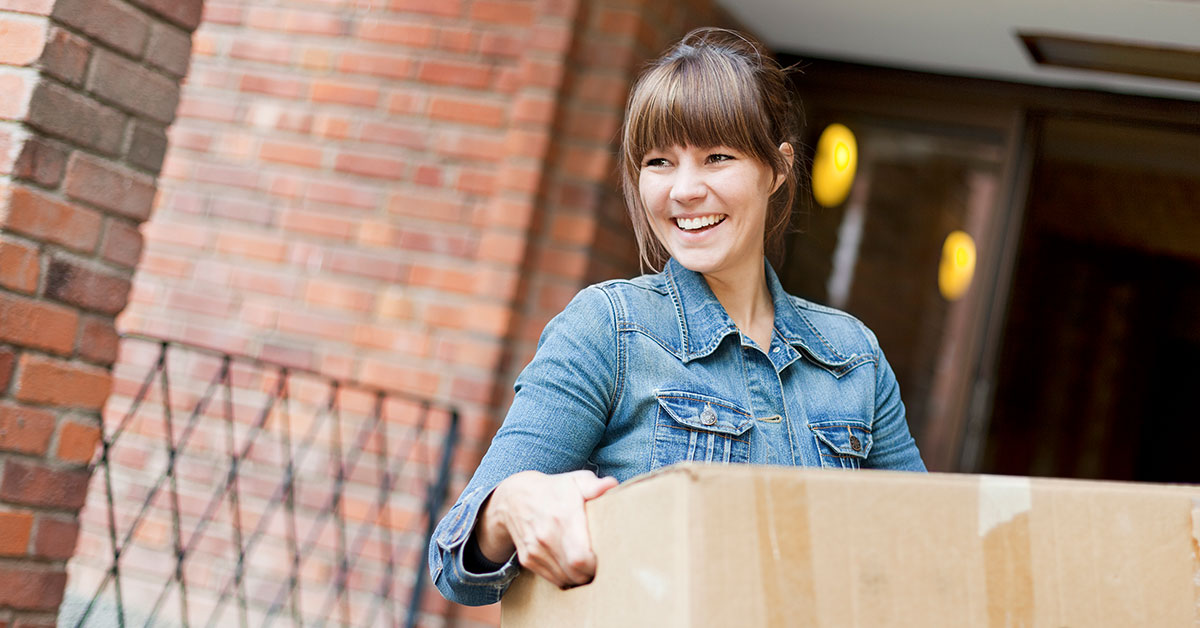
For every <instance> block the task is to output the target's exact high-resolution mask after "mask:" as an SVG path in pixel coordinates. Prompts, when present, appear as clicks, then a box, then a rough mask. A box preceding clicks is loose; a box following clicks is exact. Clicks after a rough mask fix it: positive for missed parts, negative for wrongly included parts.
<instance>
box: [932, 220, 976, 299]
mask: <svg viewBox="0 0 1200 628" xmlns="http://www.w3.org/2000/svg"><path fill="white" fill-rule="evenodd" d="M974 275H975V240H974V239H973V238H972V237H971V236H970V235H968V234H967V233H965V232H963V231H952V232H951V233H950V235H948V236H946V242H945V243H944V244H942V261H941V263H939V264H938V290H940V291H941V293H942V298H944V299H946V300H947V301H957V300H958V299H960V298H962V296H963V294H966V292H967V288H969V287H971V279H972V277H974Z"/></svg>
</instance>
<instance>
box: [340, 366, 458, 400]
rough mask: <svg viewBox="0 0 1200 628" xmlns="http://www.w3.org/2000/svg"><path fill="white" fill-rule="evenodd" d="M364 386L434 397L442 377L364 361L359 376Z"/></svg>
mask: <svg viewBox="0 0 1200 628" xmlns="http://www.w3.org/2000/svg"><path fill="white" fill-rule="evenodd" d="M359 377H360V379H361V380H362V382H363V383H364V384H368V385H371V386H379V387H381V388H385V389H388V390H403V391H407V392H411V393H415V394H418V395H421V396H424V397H431V396H433V395H434V394H435V393H436V392H437V389H438V384H439V383H440V380H441V378H440V376H439V375H438V373H436V372H434V371H430V370H428V369H419V368H412V367H407V366H400V365H399V364H394V363H391V362H383V361H380V360H372V359H367V360H363V365H362V373H361V374H360V375H359Z"/></svg>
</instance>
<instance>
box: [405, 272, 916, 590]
mask: <svg viewBox="0 0 1200 628" xmlns="http://www.w3.org/2000/svg"><path fill="white" fill-rule="evenodd" d="M766 275H767V285H768V288H769V289H770V292H771V298H772V300H773V301H774V305H775V325H774V330H773V333H772V337H771V345H770V347H767V348H766V350H763V349H761V348H759V346H758V345H757V344H755V343H754V341H753V340H751V339H750V338H749V337H748V336H745V335H743V334H742V333H740V332H739V331H738V328H737V326H736V325H734V323H733V320H732V319H731V318H730V317H729V315H728V314H727V313H726V312H725V309H724V307H722V306H721V304H720V302H719V301H717V299H716V297H715V296H714V295H713V293H712V291H711V290H710V289H709V287H708V284H707V282H705V280H704V278H703V277H702V276H701V275H699V274H697V273H694V272H692V271H689V270H687V269H685V268H684V267H682V266H681V265H679V264H678V263H677V262H675V261H674V260H670V261H669V262H668V263H667V266H666V267H665V268H664V270H663V272H661V273H658V274H653V275H644V276H642V277H638V278H636V279H632V280H613V281H607V282H604V283H601V284H597V285H594V286H590V287H588V288H585V289H584V290H583V291H582V292H580V293H579V294H578V295H576V297H575V298H574V299H573V300H572V301H571V302H570V304H568V305H567V307H566V309H564V310H563V311H562V312H561V313H560V314H559V315H558V316H556V317H555V318H554V319H553V320H552V321H550V323H549V324H548V325H547V326H546V329H545V330H544V331H543V333H542V337H541V340H540V341H539V342H538V349H537V353H536V355H535V356H534V358H533V361H532V362H530V363H529V365H528V366H527V367H526V368H525V370H524V371H522V372H521V374H520V376H519V377H518V378H517V381H516V396H515V397H514V399H513V404H512V406H511V408H510V409H509V411H508V415H507V417H506V418H505V420H504V423H503V425H502V426H501V427H500V429H499V431H497V433H496V436H495V438H494V439H493V441H492V444H491V447H490V448H489V449H488V451H487V454H485V455H484V457H483V460H482V461H481V462H480V464H479V468H478V469H477V470H476V471H475V475H474V477H472V478H471V481H470V483H468V484H467V487H466V489H464V491H463V494H462V496H460V497H459V499H458V502H457V503H455V504H454V506H453V507H452V508H451V509H450V511H449V512H448V513H447V514H446V516H445V517H444V518H443V519H442V521H441V523H440V524H439V525H438V526H437V528H436V529H435V531H434V535H433V539H432V541H433V542H432V543H430V552H429V568H430V573H431V575H432V577H433V581H434V583H435V584H436V585H437V587H438V589H439V590H441V592H442V594H443V595H445V596H446V598H447V599H449V600H451V601H454V602H458V603H461V604H469V605H481V604H491V603H494V602H497V601H499V600H500V596H501V595H502V594H503V593H504V591H505V590H506V589H507V588H508V585H509V583H510V582H511V581H512V579H513V578H514V577H516V575H517V571H518V569H519V565H518V564H517V562H516V558H515V557H513V558H510V559H509V560H508V562H507V563H506V564H504V565H503V566H502V567H501V568H499V569H498V570H496V571H493V572H490V573H482V574H477V573H471V572H469V571H468V570H467V569H466V567H465V566H464V564H463V553H464V552H463V547H464V544H465V543H466V541H467V539H468V538H469V537H470V535H471V533H472V531H473V529H474V527H475V522H476V519H477V516H478V514H479V508H480V505H481V504H482V503H483V502H484V501H485V500H486V499H487V497H488V496H489V495H490V494H491V492H492V490H493V489H494V488H495V487H496V485H497V484H499V483H500V481H501V480H504V479H505V478H507V477H508V476H510V475H512V474H514V473H517V472H519V471H524V470H530V469H534V470H538V471H541V472H543V473H548V474H550V473H563V472H567V471H574V470H577V469H592V470H593V471H595V472H596V474H597V475H599V476H601V477H603V476H606V475H607V476H614V477H616V478H617V479H618V480H620V481H622V482H624V481H625V480H628V479H629V478H632V477H634V476H636V475H639V474H642V473H646V472H648V471H651V470H654V469H657V468H659V467H663V466H667V465H670V464H674V463H676V462H681V461H708V462H717V463H752V464H783V465H800V466H808V467H818V466H819V467H839V468H847V469H856V468H859V467H863V468H879V469H899V470H910V471H924V470H925V465H924V463H923V462H922V461H921V456H920V453H919V452H918V451H917V447H916V443H915V442H914V441H913V439H912V437H911V436H910V435H909V431H908V424H907V423H906V422H905V419H904V404H903V403H901V401H900V392H899V388H898V386H897V384H896V378H895V376H894V375H893V373H892V369H891V367H889V366H888V363H887V361H886V360H885V359H884V357H883V352H882V351H881V350H880V349H879V344H878V342H877V341H876V339H875V335H874V334H873V333H872V332H871V330H869V329H867V327H866V326H865V325H863V324H862V323H861V322H859V321H858V320H857V319H855V318H853V317H852V316H850V315H848V314H845V313H843V312H840V311H838V310H834V309H832V308H828V307H823V306H820V305H816V304H814V303H810V302H808V301H805V300H803V299H800V298H797V297H794V296H790V295H788V294H787V293H785V292H784V291H783V288H782V287H781V286H780V284H779V280H778V278H777V277H776V275H775V272H774V270H772V268H771V266H770V264H767V265H766Z"/></svg>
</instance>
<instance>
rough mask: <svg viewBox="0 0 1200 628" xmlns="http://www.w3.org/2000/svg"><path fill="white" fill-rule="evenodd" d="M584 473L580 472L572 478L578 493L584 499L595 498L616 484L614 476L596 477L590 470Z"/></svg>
mask: <svg viewBox="0 0 1200 628" xmlns="http://www.w3.org/2000/svg"><path fill="white" fill-rule="evenodd" d="M585 473H586V475H583V474H580V475H576V476H574V477H573V478H572V479H574V480H575V485H576V486H578V487H579V493H580V495H582V496H583V499H584V501H587V500H590V499H596V498H597V497H599V496H601V495H603V494H604V493H605V492H606V491H608V489H610V488H612V487H614V486H616V485H617V479H616V478H613V477H606V478H598V477H596V475H595V474H594V473H592V472H591V471H586V472H585Z"/></svg>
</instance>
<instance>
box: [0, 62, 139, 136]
mask: <svg viewBox="0 0 1200 628" xmlns="http://www.w3.org/2000/svg"><path fill="white" fill-rule="evenodd" d="M2 78H3V77H2V76H0V79H2ZM0 93H4V86H3V85H0ZM0 117H3V116H2V114H0ZM127 119H128V118H127V117H126V116H125V114H123V113H121V112H119V111H117V110H115V109H111V108H109V107H106V106H104V105H101V104H99V103H97V102H96V101H95V100H92V99H91V98H88V97H86V96H83V95H80V94H78V93H76V92H74V91H72V90H70V89H67V88H65V87H62V86H61V85H56V84H54V83H53V82H49V81H46V82H42V83H39V84H38V87H37V89H36V90H35V91H34V93H33V96H32V97H31V99H30V103H29V118H28V122H29V124H30V125H32V126H34V127H35V128H38V129H41V130H43V131H45V132H46V133H49V134H50V135H54V136H57V137H62V138H66V139H68V140H70V141H71V142H73V143H75V144H79V145H81V146H84V147H86V148H91V149H94V150H95V151H97V152H99V153H102V154H105V155H116V154H117V153H118V151H120V149H121V142H122V140H123V138H124V137H125V122H126V120H127Z"/></svg>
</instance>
